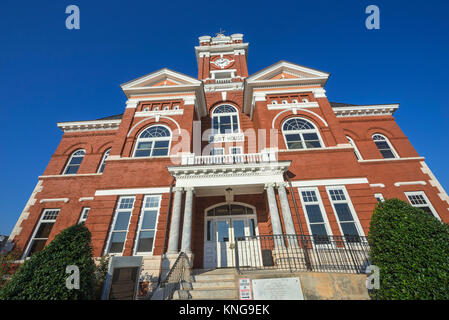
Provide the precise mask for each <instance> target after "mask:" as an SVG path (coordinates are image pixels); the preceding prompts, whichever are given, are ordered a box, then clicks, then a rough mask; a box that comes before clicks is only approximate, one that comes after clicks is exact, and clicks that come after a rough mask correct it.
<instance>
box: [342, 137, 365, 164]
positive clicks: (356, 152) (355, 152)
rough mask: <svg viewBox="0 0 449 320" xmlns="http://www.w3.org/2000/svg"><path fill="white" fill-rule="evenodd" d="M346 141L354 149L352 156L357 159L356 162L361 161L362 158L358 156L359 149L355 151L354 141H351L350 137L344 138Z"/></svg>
mask: <svg viewBox="0 0 449 320" xmlns="http://www.w3.org/2000/svg"><path fill="white" fill-rule="evenodd" d="M346 139H348V141H349V144H350V145H351V146H352V147H353V148H354V154H355V157H356V158H357V160H362V156H361V155H360V152H359V149H357V146H356V144H355V142H354V140H352V138H351V137H348V136H346Z"/></svg>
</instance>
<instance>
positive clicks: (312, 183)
mask: <svg viewBox="0 0 449 320" xmlns="http://www.w3.org/2000/svg"><path fill="white" fill-rule="evenodd" d="M364 183H369V182H368V179H367V178H348V179H323V180H307V181H292V186H293V187H316V186H338V185H347V184H364Z"/></svg>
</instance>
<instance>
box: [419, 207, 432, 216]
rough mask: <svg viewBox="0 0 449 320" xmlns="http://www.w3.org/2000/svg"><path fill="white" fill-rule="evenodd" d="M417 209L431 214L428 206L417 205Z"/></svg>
mask: <svg viewBox="0 0 449 320" xmlns="http://www.w3.org/2000/svg"><path fill="white" fill-rule="evenodd" d="M419 209H421V210H423V211H424V212H426V213H428V214H430V215H432V216H433V212H432V210H430V208H429V207H419Z"/></svg>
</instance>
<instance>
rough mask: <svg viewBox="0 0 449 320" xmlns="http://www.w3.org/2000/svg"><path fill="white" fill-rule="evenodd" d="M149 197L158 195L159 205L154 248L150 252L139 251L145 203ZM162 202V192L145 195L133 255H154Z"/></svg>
mask: <svg viewBox="0 0 449 320" xmlns="http://www.w3.org/2000/svg"><path fill="white" fill-rule="evenodd" d="M149 197H158V198H159V199H158V207H157V214H156V223H155V225H154V239H153V248H152V249H151V251H148V252H137V245H138V241H139V233H140V231H141V230H142V222H143V212H144V211H145V209H147V208H144V205H145V200H146V199H147V198H149ZM161 203H162V194H147V195H145V196H144V197H143V199H142V207H141V209H140V212H139V223H138V224H137V229H136V236H135V238H134V246H133V256H151V257H152V256H153V252H154V246H155V244H156V234H157V230H158V228H157V227H158V224H159V216H160V213H161Z"/></svg>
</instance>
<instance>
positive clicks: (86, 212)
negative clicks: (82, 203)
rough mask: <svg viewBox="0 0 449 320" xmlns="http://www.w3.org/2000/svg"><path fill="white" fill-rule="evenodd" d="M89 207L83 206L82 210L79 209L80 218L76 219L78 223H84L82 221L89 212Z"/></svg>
mask: <svg viewBox="0 0 449 320" xmlns="http://www.w3.org/2000/svg"><path fill="white" fill-rule="evenodd" d="M89 211H90V208H87V207H85V208H83V210H81V216H80V220H79V221H78V224H81V223H82V224H84V222H86V219H87V216H88V214H89Z"/></svg>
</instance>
